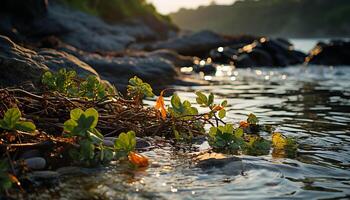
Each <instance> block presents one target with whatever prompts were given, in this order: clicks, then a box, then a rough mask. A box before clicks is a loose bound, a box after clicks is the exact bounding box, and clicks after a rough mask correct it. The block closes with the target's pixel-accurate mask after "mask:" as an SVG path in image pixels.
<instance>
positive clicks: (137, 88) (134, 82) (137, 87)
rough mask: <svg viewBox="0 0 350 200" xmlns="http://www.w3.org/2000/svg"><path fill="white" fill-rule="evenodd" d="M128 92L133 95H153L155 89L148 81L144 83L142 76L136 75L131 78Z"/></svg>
mask: <svg viewBox="0 0 350 200" xmlns="http://www.w3.org/2000/svg"><path fill="white" fill-rule="evenodd" d="M128 93H129V95H132V96H137V97H141V98H143V96H146V97H153V96H154V94H153V89H152V87H151V86H150V85H149V84H148V83H144V82H143V81H142V80H141V79H140V78H138V77H137V76H135V77H134V78H131V79H130V80H129V85H128Z"/></svg>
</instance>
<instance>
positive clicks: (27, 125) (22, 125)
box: [15, 121, 36, 132]
mask: <svg viewBox="0 0 350 200" xmlns="http://www.w3.org/2000/svg"><path fill="white" fill-rule="evenodd" d="M15 128H16V130H20V131H25V132H33V131H35V130H36V127H35V125H34V124H33V123H32V122H23V121H20V122H17V123H16V125H15Z"/></svg>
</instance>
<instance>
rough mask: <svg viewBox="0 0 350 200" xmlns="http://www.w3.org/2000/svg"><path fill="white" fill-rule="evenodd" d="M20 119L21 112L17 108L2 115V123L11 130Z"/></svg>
mask: <svg viewBox="0 0 350 200" xmlns="http://www.w3.org/2000/svg"><path fill="white" fill-rule="evenodd" d="M20 118H21V111H20V110H19V109H18V108H11V109H8V110H7V111H6V113H5V115H4V122H5V123H6V125H7V127H8V128H10V129H13V128H14V127H15V125H16V123H17V122H18V121H19V119H20Z"/></svg>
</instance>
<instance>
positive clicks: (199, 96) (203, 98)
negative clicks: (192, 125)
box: [196, 92, 208, 105]
mask: <svg viewBox="0 0 350 200" xmlns="http://www.w3.org/2000/svg"><path fill="white" fill-rule="evenodd" d="M196 95H197V98H196V101H197V103H198V104H199V105H207V103H208V98H207V96H205V95H204V94H203V93H201V92H196Z"/></svg>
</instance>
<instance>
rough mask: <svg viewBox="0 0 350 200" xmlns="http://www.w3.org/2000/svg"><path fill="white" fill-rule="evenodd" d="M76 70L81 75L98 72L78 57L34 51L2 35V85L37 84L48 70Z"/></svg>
mask: <svg viewBox="0 0 350 200" xmlns="http://www.w3.org/2000/svg"><path fill="white" fill-rule="evenodd" d="M63 67H65V68H69V69H74V70H76V71H78V72H79V74H81V75H84V74H94V75H96V76H98V74H97V73H96V71H95V70H94V69H92V68H91V67H90V66H89V65H88V64H86V63H84V62H82V61H80V60H79V59H77V58H76V57H74V56H72V55H69V54H67V53H64V52H60V51H56V50H52V49H51V50H47V49H44V50H39V51H37V52H36V51H33V50H29V49H27V48H24V47H22V46H19V45H17V44H15V43H14V42H13V41H11V40H10V39H9V38H8V37H5V36H1V35H0V71H1V73H0V85H1V86H12V85H18V84H22V83H24V82H28V81H30V82H36V81H38V80H40V77H41V75H42V74H43V73H44V72H45V71H48V70H50V69H51V70H54V71H56V70H58V69H60V68H63Z"/></svg>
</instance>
